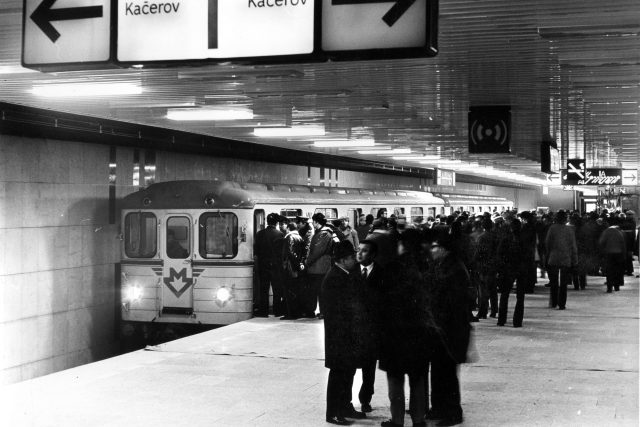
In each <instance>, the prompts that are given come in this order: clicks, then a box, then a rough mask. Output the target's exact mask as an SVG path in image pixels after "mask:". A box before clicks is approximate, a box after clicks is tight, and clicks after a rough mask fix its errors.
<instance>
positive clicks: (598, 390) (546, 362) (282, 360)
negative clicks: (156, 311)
mask: <svg viewBox="0 0 640 427" xmlns="http://www.w3.org/2000/svg"><path fill="white" fill-rule="evenodd" d="M636 271H637V269H636ZM543 282H546V280H541V281H540V283H539V284H538V286H537V287H536V292H535V294H533V295H527V297H526V301H525V307H526V308H525V320H524V327H523V328H520V329H515V328H512V327H510V326H505V327H498V326H496V322H495V319H488V320H483V321H481V322H480V323H476V324H475V334H474V336H475V345H476V348H477V352H478V360H477V361H476V362H474V363H469V364H464V365H462V366H461V369H460V380H461V385H462V406H463V409H464V416H465V422H464V424H463V425H464V426H638V425H639V416H638V385H639V382H638V360H639V359H638V349H639V347H638V336H639V332H638V331H639V330H638V325H639V320H638V319H639V312H638V307H639V300H638V288H639V280H638V279H637V278H635V277H629V276H627V277H625V286H624V287H622V288H621V290H620V292H617V293H613V294H606V293H605V292H604V290H605V287H604V286H603V282H604V278H602V277H588V284H587V289H586V290H585V291H575V290H573V288H571V289H570V290H569V296H568V302H567V309H566V310H565V311H559V310H553V309H549V308H547V299H548V288H545V287H544V286H542V284H543ZM514 303H515V299H514V297H513V296H512V297H511V301H510V306H511V307H510V308H511V309H513V305H514ZM510 320H511V312H510V313H509V321H510ZM508 324H509V323H508ZM322 340H323V330H322V322H321V321H319V320H298V321H280V320H277V319H274V318H273V317H271V318H268V319H259V318H258V319H252V320H250V321H247V322H242V323H239V324H234V325H231V326H228V327H224V328H220V329H216V330H212V331H209V332H205V333H203V334H199V335H195V336H192V337H187V338H184V339H181V340H177V341H174V342H171V343H167V344H163V345H160V346H158V347H155V348H151V349H147V350H141V351H136V352H133V353H129V354H126V355H123V356H118V357H115V358H112V359H108V360H104V361H101V362H98V363H93V364H90V365H85V366H81V367H78V368H74V369H70V370H67V371H62V372H58V373H56V374H52V375H48V376H45V377H41V378H37V379H34V380H30V381H25V382H22V383H18V384H13V385H10V386H7V387H4V388H3V389H1V390H0V425H3V426H56V427H58V426H65V427H68V426H82V427H84V426H124V425H129V426H156V427H157V426H172V427H177V426H189V427H197V426H328V425H330V424H327V423H326V422H325V421H324V410H325V390H326V381H327V374H328V370H326V369H325V368H324V362H323V360H322V358H323V343H322ZM359 386H360V373H359V372H358V373H357V374H356V380H355V383H354V396H357V390H358V388H359ZM386 391H387V385H386V379H385V376H384V373H383V372H381V371H378V379H377V381H376V394H375V395H374V397H373V402H372V405H373V407H374V411H373V412H372V413H371V414H370V416H369V418H368V419H367V420H364V421H358V422H357V423H356V425H365V426H377V425H380V422H381V421H384V420H386V419H388V417H389V409H388V400H387V397H386ZM407 395H408V394H407ZM356 400H357V397H356ZM354 403H355V404H356V407H359V405H358V402H357V401H355V402H354ZM405 425H411V421H410V419H409V417H408V416H407V417H406V419H405ZM429 425H435V424H434V423H431V424H429Z"/></svg>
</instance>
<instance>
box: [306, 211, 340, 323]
mask: <svg viewBox="0 0 640 427" xmlns="http://www.w3.org/2000/svg"><path fill="white" fill-rule="evenodd" d="M311 220H312V221H313V228H314V229H315V233H314V234H313V237H312V238H311V242H310V244H309V252H308V253H307V257H306V260H305V269H306V271H307V282H306V286H307V289H306V292H305V294H306V297H305V303H304V304H303V309H302V310H303V311H304V315H305V316H306V317H313V314H314V312H315V310H316V303H318V305H319V309H320V313H318V317H322V315H323V314H324V313H323V311H322V308H323V307H322V292H321V286H320V285H321V284H322V280H323V278H324V276H325V274H327V272H328V271H329V269H330V268H331V248H332V244H333V242H334V240H333V231H332V230H331V228H329V227H327V220H326V219H325V217H324V214H322V213H321V212H318V213H316V214H314V215H313V216H312V217H311Z"/></svg>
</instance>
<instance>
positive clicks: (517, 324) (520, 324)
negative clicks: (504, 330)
mask: <svg viewBox="0 0 640 427" xmlns="http://www.w3.org/2000/svg"><path fill="white" fill-rule="evenodd" d="M513 327H514V328H522V323H514V324H513Z"/></svg>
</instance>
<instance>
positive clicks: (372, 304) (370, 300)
mask: <svg viewBox="0 0 640 427" xmlns="http://www.w3.org/2000/svg"><path fill="white" fill-rule="evenodd" d="M377 253H378V245H376V243H375V242H373V241H371V240H363V241H362V242H360V245H359V248H358V253H357V254H356V260H357V261H358V263H359V265H360V268H359V277H360V280H359V291H360V293H361V295H362V301H363V303H364V313H365V316H364V324H363V328H364V331H363V337H364V343H365V346H366V347H367V348H366V350H365V352H364V354H365V356H367V357H366V358H365V360H364V361H363V364H362V387H360V392H359V393H358V399H359V400H360V405H361V408H362V412H371V411H372V410H373V409H372V408H371V397H372V396H373V390H374V383H375V380H376V363H377V361H378V351H379V346H380V328H379V324H378V322H379V319H380V315H379V314H380V291H381V289H382V282H383V275H384V272H383V269H382V267H381V266H380V265H379V264H378V263H377V262H376V261H375V257H376V255H377Z"/></svg>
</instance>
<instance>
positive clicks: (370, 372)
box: [358, 359, 377, 404]
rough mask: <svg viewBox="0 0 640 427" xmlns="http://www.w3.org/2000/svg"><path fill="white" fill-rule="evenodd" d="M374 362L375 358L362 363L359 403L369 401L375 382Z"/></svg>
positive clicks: (375, 361)
mask: <svg viewBox="0 0 640 427" xmlns="http://www.w3.org/2000/svg"><path fill="white" fill-rule="evenodd" d="M376 363H377V360H375V359H373V360H370V361H367V362H365V363H364V364H363V365H362V386H361V387H360V392H359V393H358V400H360V403H361V404H362V403H371V397H372V396H373V388H374V384H375V382H376Z"/></svg>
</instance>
